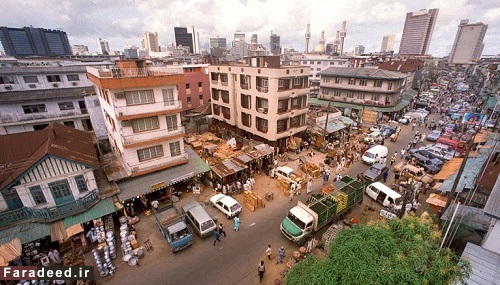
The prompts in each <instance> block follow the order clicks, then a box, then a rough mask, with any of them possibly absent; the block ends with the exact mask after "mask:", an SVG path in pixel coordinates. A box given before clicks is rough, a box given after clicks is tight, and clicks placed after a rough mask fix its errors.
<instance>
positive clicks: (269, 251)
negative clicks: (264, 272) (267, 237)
mask: <svg viewBox="0 0 500 285" xmlns="http://www.w3.org/2000/svg"><path fill="white" fill-rule="evenodd" d="M266 254H267V258H269V260H271V245H268V246H267V249H266Z"/></svg>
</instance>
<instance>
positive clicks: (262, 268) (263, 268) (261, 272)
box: [257, 260, 266, 283]
mask: <svg viewBox="0 0 500 285" xmlns="http://www.w3.org/2000/svg"><path fill="white" fill-rule="evenodd" d="M257 271H258V273H259V279H260V283H262V279H263V278H264V272H266V266H264V260H261V261H260V263H259V267H258V269H257Z"/></svg>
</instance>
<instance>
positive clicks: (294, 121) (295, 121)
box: [241, 112, 305, 132]
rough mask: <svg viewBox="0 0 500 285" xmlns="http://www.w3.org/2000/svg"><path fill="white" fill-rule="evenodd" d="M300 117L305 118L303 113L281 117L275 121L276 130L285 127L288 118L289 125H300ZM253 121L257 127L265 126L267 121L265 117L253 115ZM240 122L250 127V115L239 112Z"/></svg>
mask: <svg viewBox="0 0 500 285" xmlns="http://www.w3.org/2000/svg"><path fill="white" fill-rule="evenodd" d="M301 118H305V115H299V116H295V117H291V118H290V119H283V120H279V121H278V122H277V131H278V132H280V131H282V129H283V128H286V126H287V125H288V120H290V126H299V125H301ZM255 123H256V124H257V129H260V127H265V128H267V126H268V121H267V120H266V119H263V118H260V117H255ZM241 124H242V125H243V126H245V127H249V128H250V127H252V115H250V114H247V113H244V112H241Z"/></svg>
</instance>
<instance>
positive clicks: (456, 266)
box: [286, 215, 470, 285]
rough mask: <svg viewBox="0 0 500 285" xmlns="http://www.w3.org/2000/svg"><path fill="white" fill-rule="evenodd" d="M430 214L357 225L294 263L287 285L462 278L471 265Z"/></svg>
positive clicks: (432, 281)
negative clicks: (448, 244)
mask: <svg viewBox="0 0 500 285" xmlns="http://www.w3.org/2000/svg"><path fill="white" fill-rule="evenodd" d="M440 241H441V234H440V232H439V230H438V227H437V226H436V225H434V224H432V220H431V219H430V218H428V217H423V218H418V217H415V216H412V215H410V216H406V217H404V218H402V219H394V220H390V221H377V222H373V223H370V224H368V225H355V226H354V227H352V228H350V229H346V230H343V231H341V232H340V233H339V234H338V235H337V236H336V237H335V239H334V240H333V242H332V243H331V244H330V251H329V254H328V257H327V258H326V259H324V260H319V259H317V258H316V257H314V256H309V257H307V258H306V259H305V260H303V261H301V262H299V263H298V264H296V265H294V266H293V267H292V268H291V269H290V271H289V273H288V275H287V279H286V284H287V285H295V284H297V285H299V284H318V285H320V284H321V285H325V284H332V285H334V284H373V285H375V284H380V285H382V284H383V285H391V284H405V285H406V284H415V285H417V284H418V285H422V284H450V283H451V282H453V281H459V282H463V281H464V279H465V278H466V277H467V276H469V273H470V266H469V264H468V263H465V262H463V261H461V260H460V258H459V257H458V256H457V255H455V254H454V253H453V252H452V251H450V250H449V249H447V248H443V249H441V250H439V244H440Z"/></svg>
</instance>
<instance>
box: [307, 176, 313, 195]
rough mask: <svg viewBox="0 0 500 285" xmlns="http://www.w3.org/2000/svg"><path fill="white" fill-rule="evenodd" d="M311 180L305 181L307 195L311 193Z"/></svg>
mask: <svg viewBox="0 0 500 285" xmlns="http://www.w3.org/2000/svg"><path fill="white" fill-rule="evenodd" d="M311 180H312V179H311V178H309V180H308V181H307V191H306V193H307V194H309V193H311V192H312V181H311Z"/></svg>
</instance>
